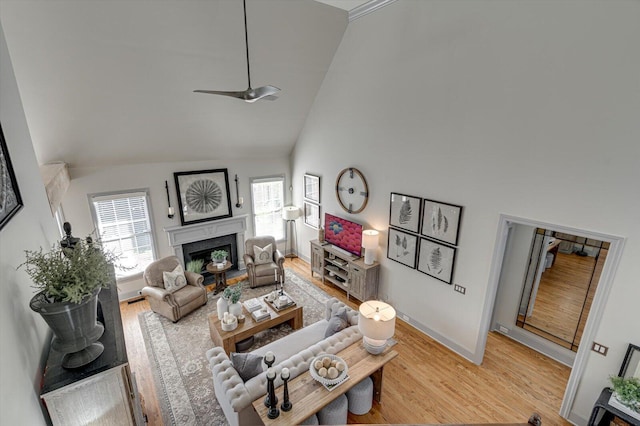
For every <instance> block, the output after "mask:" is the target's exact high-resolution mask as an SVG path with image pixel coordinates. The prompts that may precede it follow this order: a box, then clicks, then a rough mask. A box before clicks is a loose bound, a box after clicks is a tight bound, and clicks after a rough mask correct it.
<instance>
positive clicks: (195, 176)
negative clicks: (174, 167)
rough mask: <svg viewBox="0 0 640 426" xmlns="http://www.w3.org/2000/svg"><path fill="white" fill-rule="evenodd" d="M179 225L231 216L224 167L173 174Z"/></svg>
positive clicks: (226, 174) (227, 178) (226, 176)
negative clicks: (178, 208) (180, 223)
mask: <svg viewBox="0 0 640 426" xmlns="http://www.w3.org/2000/svg"><path fill="white" fill-rule="evenodd" d="M173 177H174V179H175V182H176V191H177V193H178V204H179V207H180V221H181V222H182V225H189V224H192V223H198V222H205V221H208V220H215V219H222V218H225V217H231V198H230V197H229V175H228V173H227V169H215V170H198V171H193V172H177V173H174V174H173Z"/></svg>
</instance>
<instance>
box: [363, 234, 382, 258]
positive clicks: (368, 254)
mask: <svg viewBox="0 0 640 426" xmlns="http://www.w3.org/2000/svg"><path fill="white" fill-rule="evenodd" d="M378 234H379V233H378V231H376V230H375V229H367V230H366V231H363V232H362V247H364V264H365V265H372V264H373V262H374V261H375V260H376V249H377V248H378Z"/></svg>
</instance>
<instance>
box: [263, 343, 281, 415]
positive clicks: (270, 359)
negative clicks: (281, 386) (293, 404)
mask: <svg viewBox="0 0 640 426" xmlns="http://www.w3.org/2000/svg"><path fill="white" fill-rule="evenodd" d="M274 362H276V357H275V355H274V354H273V352H271V351H269V352H267V353H266V354H264V363H265V364H267V396H265V397H264V406H265V407H269V408H270V407H271V399H272V396H271V395H273V399H274V404H277V403H278V397H277V396H276V392H275V389H274V388H273V379H272V380H270V381H269V370H271V366H272V365H273V363H274ZM272 371H273V370H272ZM275 377H276V376H275V373H273V378H274V379H275Z"/></svg>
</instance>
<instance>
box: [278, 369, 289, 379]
mask: <svg viewBox="0 0 640 426" xmlns="http://www.w3.org/2000/svg"><path fill="white" fill-rule="evenodd" d="M280 377H282V380H287V379H288V378H289V369H288V368H287V367H285V368H283V369H282V373H281V374H280Z"/></svg>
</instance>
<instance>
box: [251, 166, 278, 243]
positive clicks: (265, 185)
mask: <svg viewBox="0 0 640 426" xmlns="http://www.w3.org/2000/svg"><path fill="white" fill-rule="evenodd" d="M251 201H252V203H253V224H254V231H255V234H256V235H271V236H273V237H274V238H275V239H276V241H278V240H283V239H284V222H283V221H282V207H283V206H284V176H275V177H268V178H260V179H252V180H251Z"/></svg>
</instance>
